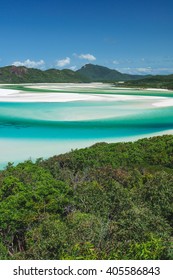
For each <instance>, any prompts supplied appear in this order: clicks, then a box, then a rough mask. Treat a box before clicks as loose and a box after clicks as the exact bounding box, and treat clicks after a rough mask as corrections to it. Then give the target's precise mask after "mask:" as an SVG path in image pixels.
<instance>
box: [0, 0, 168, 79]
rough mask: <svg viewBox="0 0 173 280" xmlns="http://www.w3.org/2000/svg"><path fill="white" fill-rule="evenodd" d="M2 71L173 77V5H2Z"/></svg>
mask: <svg viewBox="0 0 173 280" xmlns="http://www.w3.org/2000/svg"><path fill="white" fill-rule="evenodd" d="M0 13H1V14H0V38H1V40H0V67H2V66H6V65H12V64H14V65H25V66H27V67H36V68H41V69H47V68H58V69H63V68H70V69H79V68H80V67H81V66H83V65H84V64H86V63H93V64H98V65H103V66H106V67H109V68H111V69H116V70H119V71H120V72H123V73H132V74H148V73H149V74H168V73H173V36H172V34H173V1H172V0H165V1H161V0H157V1H156V0H145V1H140V0H92V1H91V0H88V1H86V0H80V1H79V0H49V1H48V0H16V1H14V0H1V1H0Z"/></svg>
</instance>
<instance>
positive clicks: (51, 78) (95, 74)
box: [0, 64, 144, 84]
mask: <svg viewBox="0 0 173 280" xmlns="http://www.w3.org/2000/svg"><path fill="white" fill-rule="evenodd" d="M142 77H144V76H138V75H128V74H122V73H120V72H118V71H116V70H112V69H109V68H106V67H103V66H99V65H92V64H87V65H85V66H83V67H82V68H81V69H79V70H77V71H72V70H70V69H63V70H58V69H48V70H45V71H42V70H40V69H35V68H27V67H24V66H19V67H16V66H7V67H1V68H0V84H20V83H70V82H71V83H72V82H73V83H81V82H84V83H85V82H96V81H97V82H98V81H102V82H113V81H119V80H120V81H127V80H134V79H139V78H142Z"/></svg>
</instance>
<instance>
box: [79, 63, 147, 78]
mask: <svg viewBox="0 0 173 280" xmlns="http://www.w3.org/2000/svg"><path fill="white" fill-rule="evenodd" d="M76 72H77V73H79V74H81V75H82V76H85V77H87V78H88V79H90V80H91V81H93V82H100V81H105V82H112V81H128V80H136V79H141V78H144V77H145V76H141V75H129V74H122V73H120V72H118V71H117V70H113V69H109V68H107V67H104V66H99V65H93V64H86V65H84V66H83V67H82V68H81V69H79V70H77V71H76Z"/></svg>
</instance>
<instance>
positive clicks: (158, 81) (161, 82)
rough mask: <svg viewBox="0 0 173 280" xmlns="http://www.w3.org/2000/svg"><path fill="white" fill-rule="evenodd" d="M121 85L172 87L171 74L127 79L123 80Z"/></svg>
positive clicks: (172, 78)
mask: <svg viewBox="0 0 173 280" xmlns="http://www.w3.org/2000/svg"><path fill="white" fill-rule="evenodd" d="M123 86H127V87H140V88H165V89H173V75H162V76H161V75H156V76H151V77H147V78H145V79H139V80H136V81H128V82H125V83H124V84H123Z"/></svg>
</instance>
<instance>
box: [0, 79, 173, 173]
mask: <svg viewBox="0 0 173 280" xmlns="http://www.w3.org/2000/svg"><path fill="white" fill-rule="evenodd" d="M172 107H173V92H172V91H160V90H157V89H155V90H152V91H151V90H140V89H123V88H116V87H114V86H112V85H110V84H102V83H91V84H27V85H26V84H25V85H1V87H0V147H1V153H0V167H1V168H3V167H4V166H5V165H6V164H7V163H8V162H14V163H17V162H20V161H24V160H27V159H30V158H31V159H32V160H35V159H36V158H38V157H43V158H47V157H50V156H53V155H55V154H60V153H65V152H68V151H70V150H71V149H77V148H84V147H88V146H90V145H93V144H94V143H96V142H108V143H109V142H126V141H134V140H137V139H140V138H144V137H150V136H154V135H163V134H173V110H172V109H173V108H172Z"/></svg>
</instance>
